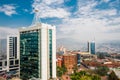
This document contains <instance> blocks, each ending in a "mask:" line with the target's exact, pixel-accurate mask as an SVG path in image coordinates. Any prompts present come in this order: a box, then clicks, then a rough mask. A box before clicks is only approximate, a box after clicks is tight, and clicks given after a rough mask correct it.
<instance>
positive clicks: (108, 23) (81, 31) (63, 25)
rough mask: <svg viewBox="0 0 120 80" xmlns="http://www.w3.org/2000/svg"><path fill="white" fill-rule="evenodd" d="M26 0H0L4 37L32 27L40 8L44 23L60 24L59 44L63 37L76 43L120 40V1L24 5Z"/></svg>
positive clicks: (66, 0)
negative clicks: (22, 28)
mask: <svg viewBox="0 0 120 80" xmlns="http://www.w3.org/2000/svg"><path fill="white" fill-rule="evenodd" d="M23 2H24V0H21V1H16V2H15V1H12V0H10V1H8V0H5V1H0V3H1V4H0V18H1V19H0V22H1V23H0V34H2V36H0V38H3V39H4V38H6V36H7V34H12V33H13V34H14V33H17V32H18V29H19V28H20V27H25V26H27V27H28V26H30V25H31V22H32V20H33V17H34V13H35V12H34V10H35V9H37V10H39V11H40V12H39V18H40V19H41V22H43V23H46V22H47V23H48V24H54V25H56V26H57V27H56V32H57V34H56V35H57V41H58V42H59V43H61V42H60V41H61V40H62V41H63V42H65V43H67V44H69V42H70V43H73V44H72V45H74V44H76V45H77V43H81V42H84V43H85V42H87V41H91V40H95V41H96V42H97V43H101V42H104V41H119V40H120V36H119V35H120V31H119V30H120V29H119V28H120V6H119V4H120V2H119V0H114V1H112V0H102V1H98V0H91V1H89V0H87V1H84V0H79V1H77V0H74V1H71V0H60V1H57V0H55V1H52V0H44V1H40V0H33V1H26V2H24V5H23V4H21V3H23ZM86 5H87V6H86ZM41 6H42V7H41ZM99 13H101V14H99ZM61 14H62V15H61ZM5 22H8V23H7V24H6V23H5Z"/></svg>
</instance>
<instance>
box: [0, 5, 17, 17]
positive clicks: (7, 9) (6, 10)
mask: <svg viewBox="0 0 120 80" xmlns="http://www.w3.org/2000/svg"><path fill="white" fill-rule="evenodd" d="M15 9H16V8H15V7H14V6H13V5H3V6H1V7H0V12H4V13H5V14H6V15H8V16H11V15H13V14H17V13H16V11H15Z"/></svg>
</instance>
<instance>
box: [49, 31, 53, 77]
mask: <svg viewBox="0 0 120 80" xmlns="http://www.w3.org/2000/svg"><path fill="white" fill-rule="evenodd" d="M49 62H50V63H49V64H50V78H52V30H51V29H49Z"/></svg>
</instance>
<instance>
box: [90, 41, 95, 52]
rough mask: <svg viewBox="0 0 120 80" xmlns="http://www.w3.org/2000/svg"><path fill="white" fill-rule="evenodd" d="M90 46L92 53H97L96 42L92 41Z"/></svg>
mask: <svg viewBox="0 0 120 80" xmlns="http://www.w3.org/2000/svg"><path fill="white" fill-rule="evenodd" d="M90 48H91V54H95V43H94V42H91V44H90Z"/></svg>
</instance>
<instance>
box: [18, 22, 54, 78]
mask: <svg viewBox="0 0 120 80" xmlns="http://www.w3.org/2000/svg"><path fill="white" fill-rule="evenodd" d="M19 36H20V77H21V79H22V80H26V79H31V78H37V79H39V80H48V79H50V78H56V29H55V26H52V25H48V24H44V23H38V24H36V25H34V26H32V27H27V28H21V29H20V30H19Z"/></svg>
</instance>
